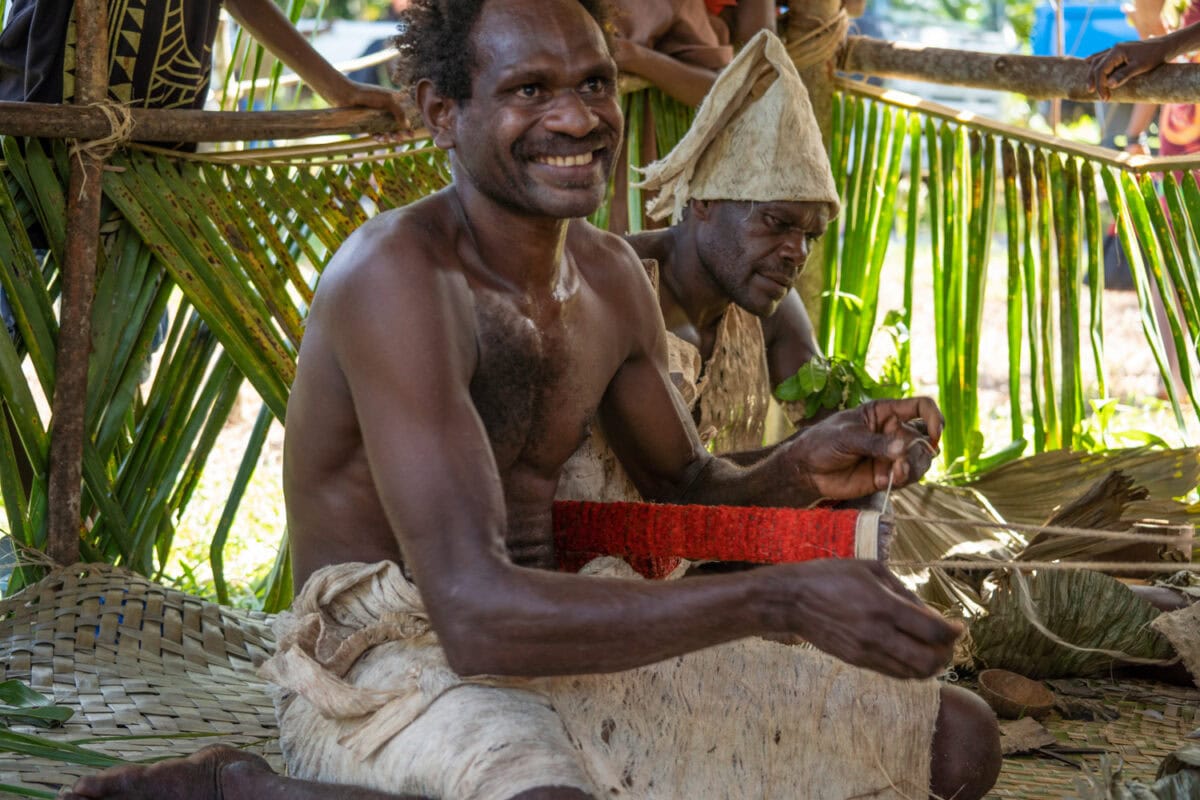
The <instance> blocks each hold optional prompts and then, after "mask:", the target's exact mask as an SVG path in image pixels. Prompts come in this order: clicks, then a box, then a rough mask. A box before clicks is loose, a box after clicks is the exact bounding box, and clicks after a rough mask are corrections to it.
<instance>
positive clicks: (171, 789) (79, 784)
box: [59, 744, 272, 800]
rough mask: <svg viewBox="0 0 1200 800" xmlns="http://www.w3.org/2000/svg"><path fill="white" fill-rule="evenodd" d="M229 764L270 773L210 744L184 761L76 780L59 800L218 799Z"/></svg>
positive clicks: (257, 761) (247, 756)
mask: <svg viewBox="0 0 1200 800" xmlns="http://www.w3.org/2000/svg"><path fill="white" fill-rule="evenodd" d="M231 764H241V765H244V766H242V767H241V769H254V770H262V771H264V772H271V771H272V770H271V767H270V766H269V765H268V764H267V762H266V761H264V760H263V759H262V758H260V757H259V756H256V755H253V754H251V753H246V752H243V751H241V750H237V749H235V748H232V747H228V746H227V745H220V744H218V745H212V746H210V747H205V748H204V749H202V750H197V751H196V752H195V753H192V754H191V755H190V756H188V757H187V758H173V759H170V760H169V761H162V762H159V763H158V764H152V765H150V766H141V765H136V766H135V765H128V766H121V767H113V768H112V769H107V770H105V771H104V772H99V773H96V774H95V775H88V776H86V777H83V778H80V779H79V780H78V781H76V782H75V785H74V786H72V787H71V788H70V789H69V790H66V791H64V792H62V794H60V795H59V800H99V798H113V800H221V798H222V796H223V795H222V791H221V773H222V770H224V768H225V767H227V766H229V765H231Z"/></svg>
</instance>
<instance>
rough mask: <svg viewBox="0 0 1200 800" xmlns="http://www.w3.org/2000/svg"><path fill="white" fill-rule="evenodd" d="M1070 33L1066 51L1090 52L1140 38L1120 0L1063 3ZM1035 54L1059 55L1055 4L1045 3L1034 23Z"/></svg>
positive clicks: (1065, 52)
mask: <svg viewBox="0 0 1200 800" xmlns="http://www.w3.org/2000/svg"><path fill="white" fill-rule="evenodd" d="M1063 18H1064V21H1065V23H1066V26H1065V27H1066V36H1065V37H1064V43H1063V55H1066V56H1078V57H1080V58H1083V57H1084V56H1090V55H1091V54H1092V53H1098V52H1100V51H1101V50H1107V49H1108V48H1110V47H1112V46H1113V45H1114V44H1117V43H1118V42H1125V41H1129V40H1130V39H1137V38H1138V35H1137V31H1136V30H1134V29H1133V26H1132V25H1130V24H1129V21H1128V20H1127V19H1126V18H1125V13H1124V12H1123V11H1121V4H1120V3H1066V4H1064V6H1063ZM1032 38H1033V54H1034V55H1035V56H1052V55H1057V54H1056V53H1055V47H1054V38H1055V37H1054V6H1053V5H1051V4H1050V3H1043V4H1042V5H1039V6H1038V8H1037V12H1036V16H1035V18H1034V23H1033V37H1032Z"/></svg>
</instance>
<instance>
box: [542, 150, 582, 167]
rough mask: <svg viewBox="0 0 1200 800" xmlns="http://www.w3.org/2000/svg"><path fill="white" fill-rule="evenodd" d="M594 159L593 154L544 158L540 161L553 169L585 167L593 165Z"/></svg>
mask: <svg viewBox="0 0 1200 800" xmlns="http://www.w3.org/2000/svg"><path fill="white" fill-rule="evenodd" d="M592 159H593V155H592V153H580V154H579V155H577V156H543V157H541V158H539V159H538V161H539V162H540V163H542V164H549V165H550V166H552V167H584V166H587V165H588V164H590V163H592Z"/></svg>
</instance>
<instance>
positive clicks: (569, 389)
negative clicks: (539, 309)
mask: <svg viewBox="0 0 1200 800" xmlns="http://www.w3.org/2000/svg"><path fill="white" fill-rule="evenodd" d="M555 311H556V313H553V314H545V315H541V316H538V317H537V318H534V316H533V315H526V314H523V313H521V312H520V310H518V309H516V308H515V307H514V306H513V305H512V304H510V303H506V302H502V301H498V300H495V299H493V298H486V297H485V298H483V300H482V301H480V302H477V314H476V316H477V319H476V323H477V331H478V344H479V359H478V364H477V366H476V369H475V373H474V375H473V377H472V380H471V397H472V399H473V401H474V403H475V407H476V410H477V411H478V413H479V415H480V418H481V419H482V421H483V424H484V426H485V427H486V429H487V432H488V437H489V439H490V440H491V443H492V450H493V453H494V455H495V457H496V462H497V466H498V467H499V468H500V471H501V473H502V474H506V473H507V472H508V471H509V470H510V469H512V468H513V467H514V466H516V465H518V463H519V464H520V466H521V467H523V468H526V469H533V470H535V471H538V472H543V473H544V474H545V476H546V477H552V476H553V475H554V474H555V473H556V472H557V470H558V469H559V468H560V467H561V466H562V464H563V463H564V462H565V461H566V460H567V458H569V457H570V455H571V453H573V452H574V451H575V449H576V448H577V447H578V446H579V444H580V442H582V441H583V439H584V438H586V436H587V435H588V430H589V426H590V425H591V423H592V420H593V417H594V416H595V413H596V410H597V408H598V407H599V405H600V401H601V399H602V397H603V396H604V391H605V389H606V388H607V386H608V383H609V381H610V380H611V379H612V376H613V375H614V374H615V373H616V370H617V368H618V367H619V366H620V361H621V357H620V355H619V353H620V349H621V348H620V346H619V342H618V338H619V335H618V334H617V333H616V332H614V331H611V330H607V328H609V327H610V326H608V325H606V324H605V322H604V320H603V315H602V314H600V313H598V311H597V309H595V308H594V307H593V306H592V305H591V304H589V303H587V302H586V301H585V300H580V301H579V302H576V303H570V304H565V305H564V307H562V308H559V309H555Z"/></svg>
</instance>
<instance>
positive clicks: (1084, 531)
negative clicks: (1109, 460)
mask: <svg viewBox="0 0 1200 800" xmlns="http://www.w3.org/2000/svg"><path fill="white" fill-rule="evenodd" d="M894 519H895V520H896V521H898V522H922V523H929V524H934V525H945V526H948V527H958V528H1001V529H1004V530H1010V531H1021V532H1026V533H1044V534H1047V535H1050V536H1068V537H1072V536H1073V537H1076V538H1079V539H1110V540H1113V541H1129V542H1142V543H1144V544H1150V543H1155V544H1186V543H1188V542H1190V541H1192V538H1193V537H1192V534H1191V533H1190V532H1187V531H1181V532H1180V533H1176V534H1156V533H1130V532H1128V531H1107V530H1100V529H1096V528H1071V527H1064V526H1061V525H1027V524H1021V523H1013V522H1000V521H998V520H988V519H971V518H969V517H957V518H942V517H922V516H920V515H916V514H896V515H894Z"/></svg>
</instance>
